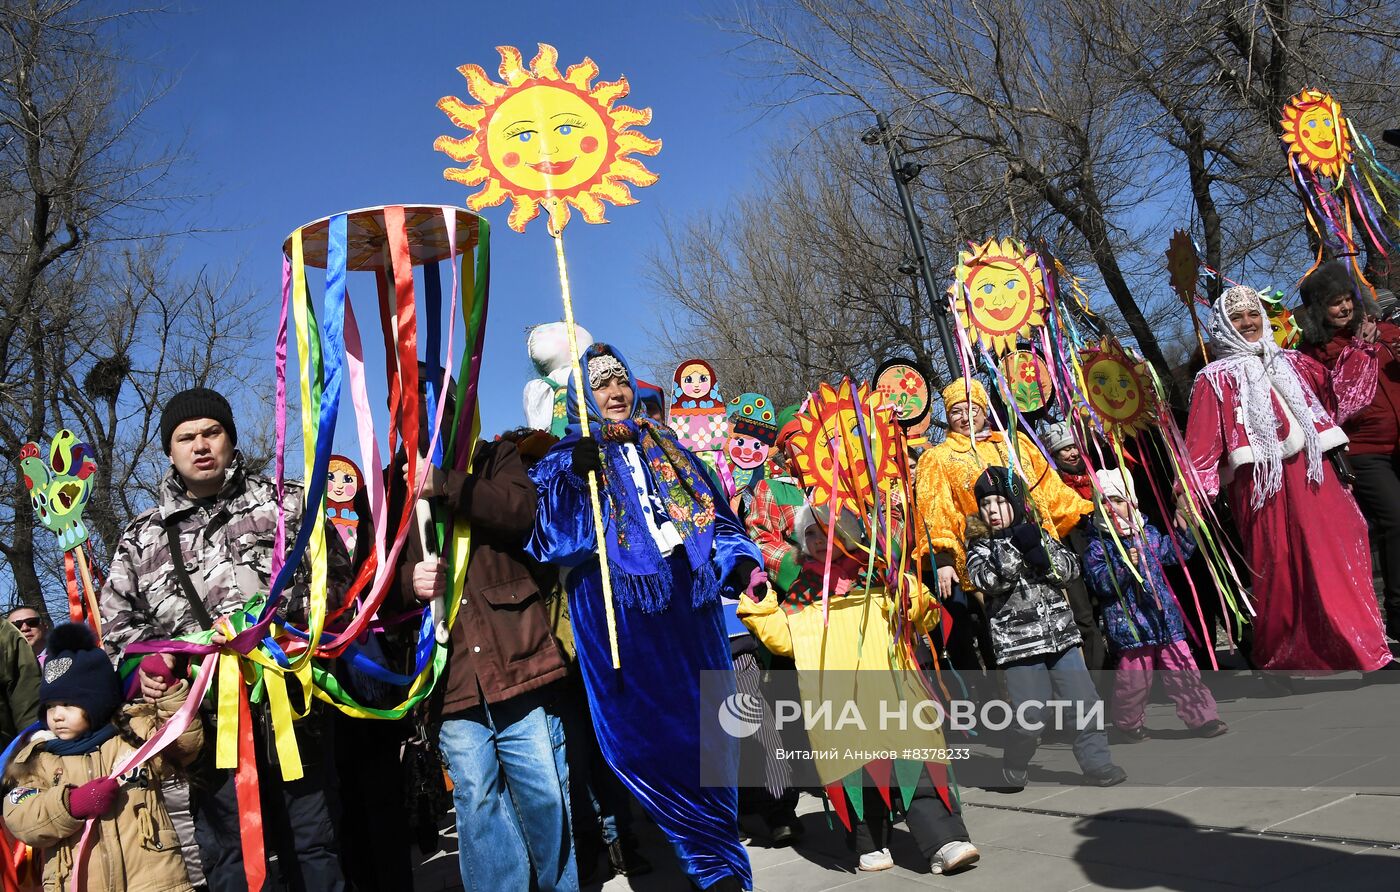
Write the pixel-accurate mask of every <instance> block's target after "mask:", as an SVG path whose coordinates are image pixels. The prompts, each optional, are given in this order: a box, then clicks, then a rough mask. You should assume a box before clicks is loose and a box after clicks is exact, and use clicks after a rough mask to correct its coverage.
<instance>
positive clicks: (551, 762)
mask: <svg viewBox="0 0 1400 892" xmlns="http://www.w3.org/2000/svg"><path fill="white" fill-rule="evenodd" d="M547 691H548V689H545V690H544V691H531V692H529V693H526V694H521V695H520V696H518V697H513V698H511V699H510V700H506V701H505V702H503V703H495V704H491V705H489V706H488V705H487V704H486V703H484V702H483V703H482V704H481V705H479V706H474V707H472V708H471V709H468V710H466V711H465V712H461V713H458V714H456V715H454V716H453V717H452V718H450V719H447V720H445V721H444V722H443V723H442V731H441V737H440V746H441V749H442V753H443V755H444V756H445V757H446V758H447V770H448V773H450V774H451V775H452V787H453V789H452V800H453V802H454V803H455V804H456V806H457V857H458V860H459V861H460V863H461V870H462V885H463V887H464V888H465V889H466V890H467V892H475V890H492V892H494V890H498V889H499V890H502V892H515V890H519V892H527V890H529V889H531V888H532V887H531V884H530V871H531V867H532V866H533V868H534V873H535V877H536V879H537V880H538V889H539V890H540V892H555V890H557V892H577V890H578V868H577V866H576V865H575V864H574V846H573V834H572V832H571V831H570V827H569V796H568V789H569V768H568V765H567V763H566V762H565V760H564V728H563V724H562V723H561V722H560V720H559V716H558V715H557V714H555V712H554V711H553V709H551V708H549V707H548V705H547V704H548V703H549V701H550V699H551V697H550V695H549V694H548V693H547ZM527 853H528V857H527Z"/></svg>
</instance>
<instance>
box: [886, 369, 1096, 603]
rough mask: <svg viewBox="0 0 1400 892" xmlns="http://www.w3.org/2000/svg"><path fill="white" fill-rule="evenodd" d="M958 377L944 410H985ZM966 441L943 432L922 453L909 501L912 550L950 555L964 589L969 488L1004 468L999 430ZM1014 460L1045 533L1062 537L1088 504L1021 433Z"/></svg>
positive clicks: (976, 387) (947, 391) (977, 388)
mask: <svg viewBox="0 0 1400 892" xmlns="http://www.w3.org/2000/svg"><path fill="white" fill-rule="evenodd" d="M965 382H966V379H964V378H959V379H958V380H956V381H954V382H953V383H952V384H949V385H948V386H947V387H945V388H943V405H944V406H945V407H947V406H952V405H956V404H957V403H966V402H968V401H969V400H971V402H972V403H973V405H977V406H981V407H982V411H983V412H986V411H987V391H986V389H985V388H983V387H982V384H981V383H980V382H978V381H976V380H973V381H972V383H971V386H970V387H969V386H968V385H967V383H965ZM974 437H975V438H976V439H975V444H974V439H973V437H968V436H965V435H963V434H957V433H951V432H950V433H949V434H948V437H947V439H945V440H944V441H943V442H942V443H939V444H938V445H937V446H934V447H932V448H931V449H929V450H928V451H926V452H925V453H924V454H923V456H922V457H921V458H920V459H919V464H918V467H917V468H916V469H915V479H914V497H915V501H916V505H917V508H918V511H917V513H916V516H915V539H916V540H917V544H916V551H917V552H918V554H920V555H923V554H926V553H928V551H929V550H930V548H931V549H932V550H933V551H935V552H938V553H939V554H942V555H951V556H952V558H953V562H954V566H956V567H957V571H958V582H959V584H961V585H962V587H963V588H964V589H966V590H968V591H971V590H972V586H971V584H970V581H969V580H968V577H967V550H966V548H965V539H966V527H967V518H968V516H969V515H972V514H976V513H977V497H976V496H975V495H974V494H973V491H972V488H973V485H974V484H976V482H977V478H978V477H979V476H981V474H982V472H983V471H984V470H986V469H987V468H988V467H1010V466H1011V457H1010V455H1009V453H1008V443H1007V438H1006V435H1005V434H1004V433H1002V432H1000V431H993V432H991V433H986V432H984V433H983V434H982V435H976V434H974ZM1016 459H1017V461H1018V462H1019V463H1020V472H1021V474H1022V476H1024V477H1025V479H1026V483H1027V484H1028V485H1029V487H1030V496H1031V501H1032V502H1033V503H1034V505H1035V513H1036V515H1037V516H1038V517H1039V519H1040V521H1041V523H1042V524H1043V525H1044V527H1045V529H1046V530H1047V531H1049V532H1051V533H1053V534H1054V535H1055V537H1056V538H1059V537H1061V536H1064V535H1065V534H1066V533H1068V532H1069V531H1070V530H1071V529H1073V528H1074V526H1075V525H1076V524H1078V523H1079V519H1080V518H1081V517H1083V516H1084V515H1086V514H1090V513H1092V512H1093V510H1094V503H1093V502H1090V501H1088V500H1086V499H1084V498H1082V497H1081V496H1080V495H1079V494H1078V493H1077V492H1075V491H1074V490H1072V489H1070V488H1069V486H1067V485H1066V484H1065V482H1064V481H1063V480H1061V479H1060V475H1059V474H1058V473H1056V472H1055V469H1054V467H1053V466H1052V465H1051V464H1050V463H1049V462H1048V461H1047V460H1046V458H1045V456H1044V455H1042V454H1041V453H1040V450H1039V449H1037V448H1036V447H1035V444H1034V443H1032V442H1031V440H1030V438H1029V437H1027V436H1026V435H1025V434H1022V433H1019V432H1018V433H1017V434H1016Z"/></svg>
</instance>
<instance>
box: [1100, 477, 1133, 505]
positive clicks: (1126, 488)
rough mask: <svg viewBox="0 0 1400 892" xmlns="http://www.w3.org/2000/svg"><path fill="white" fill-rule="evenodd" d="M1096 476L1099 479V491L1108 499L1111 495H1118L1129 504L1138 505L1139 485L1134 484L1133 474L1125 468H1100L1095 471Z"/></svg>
mask: <svg viewBox="0 0 1400 892" xmlns="http://www.w3.org/2000/svg"><path fill="white" fill-rule="evenodd" d="M1094 476H1095V477H1097V478H1098V481H1099V491H1100V492H1102V493H1103V497H1104V498H1105V499H1106V498H1108V497H1109V496H1117V497H1118V498H1120V499H1123V500H1124V501H1126V502H1128V503H1129V504H1132V505H1136V504H1137V503H1138V500H1137V486H1135V485H1134V484H1133V475H1132V473H1131V472H1129V471H1127V470H1124V469H1114V470H1112V471H1109V470H1099V471H1096V472H1094Z"/></svg>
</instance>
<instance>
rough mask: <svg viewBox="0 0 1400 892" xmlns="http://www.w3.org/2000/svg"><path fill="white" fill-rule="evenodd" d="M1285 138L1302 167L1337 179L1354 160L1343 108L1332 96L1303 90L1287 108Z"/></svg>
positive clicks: (1285, 112)
mask: <svg viewBox="0 0 1400 892" xmlns="http://www.w3.org/2000/svg"><path fill="white" fill-rule="evenodd" d="M1282 124H1283V134H1282V137H1281V138H1282V139H1283V141H1284V143H1285V144H1286V145H1287V146H1288V153H1289V154H1290V155H1292V156H1293V158H1294V160H1296V161H1297V162H1298V164H1299V165H1300V166H1302V167H1306V168H1307V169H1308V170H1311V171H1312V172H1313V173H1316V174H1318V175H1320V176H1324V177H1331V178H1333V179H1336V178H1337V177H1339V176H1341V173H1342V170H1343V169H1344V168H1345V167H1346V165H1347V164H1348V163H1349V162H1350V161H1351V140H1350V138H1349V137H1348V136H1347V127H1346V121H1345V119H1343V118H1342V107H1341V106H1340V105H1339V104H1338V103H1337V100H1335V99H1333V98H1332V95H1331V94H1330V93H1323V92H1322V91H1321V90H1311V89H1309V90H1303V91H1302V92H1301V93H1299V94H1298V95H1297V96H1294V97H1293V98H1292V99H1290V100H1288V104H1287V105H1285V106H1284V107H1283V121H1282Z"/></svg>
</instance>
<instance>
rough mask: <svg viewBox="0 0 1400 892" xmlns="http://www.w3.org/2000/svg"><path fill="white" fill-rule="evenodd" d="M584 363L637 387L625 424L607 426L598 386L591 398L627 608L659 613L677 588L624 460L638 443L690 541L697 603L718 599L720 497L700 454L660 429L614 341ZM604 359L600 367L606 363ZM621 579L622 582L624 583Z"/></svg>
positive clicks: (613, 551) (573, 416) (670, 514)
mask: <svg viewBox="0 0 1400 892" xmlns="http://www.w3.org/2000/svg"><path fill="white" fill-rule="evenodd" d="M583 361H584V363H585V364H586V365H587V367H588V369H589V371H590V375H589V377H590V378H591V377H592V370H593V369H594V367H595V366H594V364H595V362H598V363H599V366H598V367H599V368H602V367H603V365H604V364H606V366H607V367H608V368H609V370H610V373H609V377H612V376H613V375H615V374H617V373H616V372H614V371H611V370H612V364H613V363H616V364H617V368H619V369H621V374H622V375H623V376H625V378H626V379H627V383H628V385H629V386H630V387H631V388H632V394H633V397H632V406H631V407H630V409H629V410H628V411H629V417H628V418H627V420H625V421H603V420H602V413H601V412H600V411H599V408H598V403H597V402H596V401H595V400H594V399H593V391H592V389H591V388H590V389H588V390H587V391H586V392H585V394H584V400H585V403H586V405H587V407H588V422H589V424H588V427H589V433H590V435H591V436H593V437H594V438H596V439H597V440H598V443H599V446H600V450H601V452H602V456H603V467H604V473H603V480H602V483H603V494H604V496H605V498H606V500H607V505H608V509H607V510H608V524H607V526H608V533H609V535H608V536H607V537H606V538H607V543H606V545H607V550H608V559H609V561H610V562H611V563H612V564H613V566H614V567H615V570H614V576H613V581H614V585H615V586H617V587H618V589H619V592H620V593H621V596H622V600H623V602H624V603H628V602H632V603H636V604H639V605H640V606H641V607H642V608H643V610H659V609H661V608H663V607H664V606H665V604H666V603H667V599H668V598H669V595H670V590H671V575H670V568H669V565H668V563H667V562H666V561H665V560H664V559H663V558H662V556H661V552H660V549H658V548H657V545H656V542H655V541H654V540H653V539H652V536H651V533H650V531H649V529H648V528H647V525H646V521H645V518H644V510H643V506H642V504H641V501H640V498H639V497H638V494H637V492H636V489H635V488H634V487H633V486H632V485H631V471H630V470H629V468H628V465H627V460H626V458H625V457H624V456H623V450H622V444H624V443H633V444H635V445H636V447H637V450H638V452H640V453H641V459H642V463H643V464H644V465H645V466H646V471H647V477H648V482H649V483H650V485H651V486H652V487H654V489H655V492H656V495H657V496H658V497H659V498H660V501H661V505H662V508H663V509H664V511H665V514H666V517H665V519H666V520H669V521H670V522H671V523H672V524H674V525H675V528H676V531H677V532H679V533H680V535H681V539H682V541H683V542H684V543H685V550H686V556H687V557H688V559H689V562H690V568H691V570H693V571H695V574H696V576H695V579H694V580H693V581H692V584H691V585H692V594H693V596H694V599H695V602H696V603H697V604H699V603H703V602H704V601H706V600H709V599H710V598H712V597H714V596H716V595H717V594H718V589H719V581H718V580H717V579H716V578H715V576H714V570H713V565H712V563H711V561H710V556H711V552H712V550H713V548H714V535H715V530H714V526H715V499H714V494H713V491H712V490H711V489H710V486H709V485H708V484H707V483H706V482H705V475H704V471H702V470H701V469H700V467H699V464H698V462H697V460H696V459H695V457H694V456H692V455H691V454H690V453H689V452H688V451H686V450H685V448H684V447H682V446H681V445H680V444H679V443H678V442H676V435H675V432H674V431H672V430H671V429H670V428H669V427H668V426H666V425H664V424H657V423H656V422H654V421H652V420H651V419H650V418H648V417H646V414H645V413H643V412H641V411H640V410H639V407H640V403H639V402H638V400H637V398H636V394H637V379H636V377H635V376H634V375H633V374H632V370H631V367H630V366H628V365H627V360H626V359H625V358H624V357H623V356H622V354H621V353H620V352H618V350H617V348H615V347H613V346H611V345H609V344H594V345H593V346H591V347H589V348H588V349H587V350H586V351H584V356H583ZM600 361H601V362H600ZM575 384H576V381H575V379H574V377H573V376H570V380H569V397H568V416H569V428H568V437H566V439H572V438H577V437H578V435H579V434H580V432H581V427H580V425H579V403H578V399H579V395H578V388H577V387H576V386H575ZM619 575H620V576H621V577H622V578H619Z"/></svg>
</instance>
